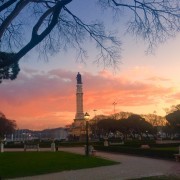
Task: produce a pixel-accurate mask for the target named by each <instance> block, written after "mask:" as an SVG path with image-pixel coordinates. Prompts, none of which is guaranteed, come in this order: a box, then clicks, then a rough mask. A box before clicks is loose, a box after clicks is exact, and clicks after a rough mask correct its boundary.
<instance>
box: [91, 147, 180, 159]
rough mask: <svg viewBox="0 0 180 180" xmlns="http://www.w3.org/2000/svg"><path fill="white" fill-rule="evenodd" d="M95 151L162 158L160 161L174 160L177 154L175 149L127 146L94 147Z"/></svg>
mask: <svg viewBox="0 0 180 180" xmlns="http://www.w3.org/2000/svg"><path fill="white" fill-rule="evenodd" d="M94 148H95V149H96V150H100V151H106V152H115V153H124V154H132V155H139V156H147V157H153V158H162V159H174V154H177V153H178V148H177V149H171V150H170V149H162V148H161V149H160V148H150V149H142V148H140V147H139V148H137V147H128V146H108V147H104V146H94Z"/></svg>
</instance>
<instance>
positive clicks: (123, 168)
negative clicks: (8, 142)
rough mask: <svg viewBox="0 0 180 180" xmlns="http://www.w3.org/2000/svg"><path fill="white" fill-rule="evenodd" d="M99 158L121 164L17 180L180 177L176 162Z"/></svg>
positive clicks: (116, 156)
mask: <svg viewBox="0 0 180 180" xmlns="http://www.w3.org/2000/svg"><path fill="white" fill-rule="evenodd" d="M60 150H62V151H68V152H73V153H79V154H84V149H83V148H80V147H77V148H60ZM97 156H100V157H103V158H107V159H111V160H114V161H118V162H121V164H118V165H113V166H105V167H96V168H91V169H80V170H71V171H63V172H59V173H51V174H45V175H39V176H33V177H24V178H17V179H16V180H125V179H132V178H138V177H147V176H156V175H167V174H175V175H178V176H180V164H179V162H175V161H166V160H159V159H151V158H145V157H136V156H129V155H122V154H113V153H105V152H97Z"/></svg>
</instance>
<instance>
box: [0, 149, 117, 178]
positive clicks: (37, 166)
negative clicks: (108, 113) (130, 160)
mask: <svg viewBox="0 0 180 180" xmlns="http://www.w3.org/2000/svg"><path fill="white" fill-rule="evenodd" d="M114 164H118V163H117V162H114V161H110V160H106V159H101V158H98V157H91V156H89V157H86V156H83V155H78V154H72V153H67V152H4V153H0V179H1V178H15V177H24V176H33V175H39V174H46V173H52V172H60V171H65V170H73V169H83V168H92V167H98V166H108V165H114Z"/></svg>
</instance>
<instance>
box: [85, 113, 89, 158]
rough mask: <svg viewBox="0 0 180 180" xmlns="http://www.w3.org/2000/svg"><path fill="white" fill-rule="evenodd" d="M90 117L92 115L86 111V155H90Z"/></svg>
mask: <svg viewBox="0 0 180 180" xmlns="http://www.w3.org/2000/svg"><path fill="white" fill-rule="evenodd" d="M89 117H90V115H89V114H88V113H87V112H86V113H85V114H84V119H85V120H86V156H89V133H88V127H89V122H88V120H89Z"/></svg>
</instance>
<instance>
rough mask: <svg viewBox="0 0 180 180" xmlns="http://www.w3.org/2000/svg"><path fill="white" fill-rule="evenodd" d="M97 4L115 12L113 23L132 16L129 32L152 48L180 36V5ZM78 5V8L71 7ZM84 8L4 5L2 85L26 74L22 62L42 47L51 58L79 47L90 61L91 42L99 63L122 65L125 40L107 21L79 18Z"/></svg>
mask: <svg viewBox="0 0 180 180" xmlns="http://www.w3.org/2000/svg"><path fill="white" fill-rule="evenodd" d="M92 1H94V2H95V3H97V6H99V7H100V8H102V9H103V10H112V12H113V13H114V14H113V15H112V18H113V17H114V15H118V14H121V16H119V18H117V21H118V22H121V18H122V17H123V12H127V14H128V16H130V18H129V20H128V22H127V28H126V31H127V32H130V33H132V34H134V35H137V36H140V37H142V38H143V39H145V40H146V41H147V42H149V48H152V47H153V46H156V45H157V44H158V43H159V42H164V41H165V40H166V39H167V38H168V37H170V36H174V35H175V34H176V33H177V32H179V29H180V1H179V0H147V1H144V0H132V1H126V0H92ZM73 3H74V6H69V5H71V4H73ZM79 3H82V1H80V0H79V1H75V0H0V80H1V79H12V80H13V79H15V78H16V76H17V74H18V72H19V71H20V68H19V65H18V62H19V60H20V59H21V58H22V57H23V56H25V55H26V54H27V53H28V52H29V51H31V50H32V49H33V48H34V47H36V46H37V45H39V47H40V48H39V50H40V49H41V51H42V52H45V53H46V52H49V51H50V52H51V53H54V52H58V51H60V50H62V49H64V48H67V47H73V48H75V49H77V51H78V52H79V57H80V58H82V59H83V58H84V57H86V50H85V49H84V47H83V42H84V41H86V39H87V37H89V38H90V39H92V40H94V41H95V42H96V44H97V48H99V54H98V57H97V62H99V63H100V64H103V65H104V66H109V65H115V66H116V64H117V63H118V60H119V55H120V54H119V52H120V49H119V47H120V45H121V43H120V39H118V38H117V37H116V35H114V34H112V33H108V32H107V31H106V29H105V27H104V25H103V22H99V21H98V20H96V19H95V20H94V21H93V22H92V23H87V22H84V21H83V20H82V19H81V18H80V17H78V15H76V14H75V13H74V11H73V8H74V7H77V6H78V5H79ZM87 6H88V1H87ZM105 12H108V11H105ZM124 14H125V15H126V13H124ZM85 16H88V14H85ZM27 29H28V32H29V34H28V36H27V33H26V31H27ZM52 42H53V43H52Z"/></svg>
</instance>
